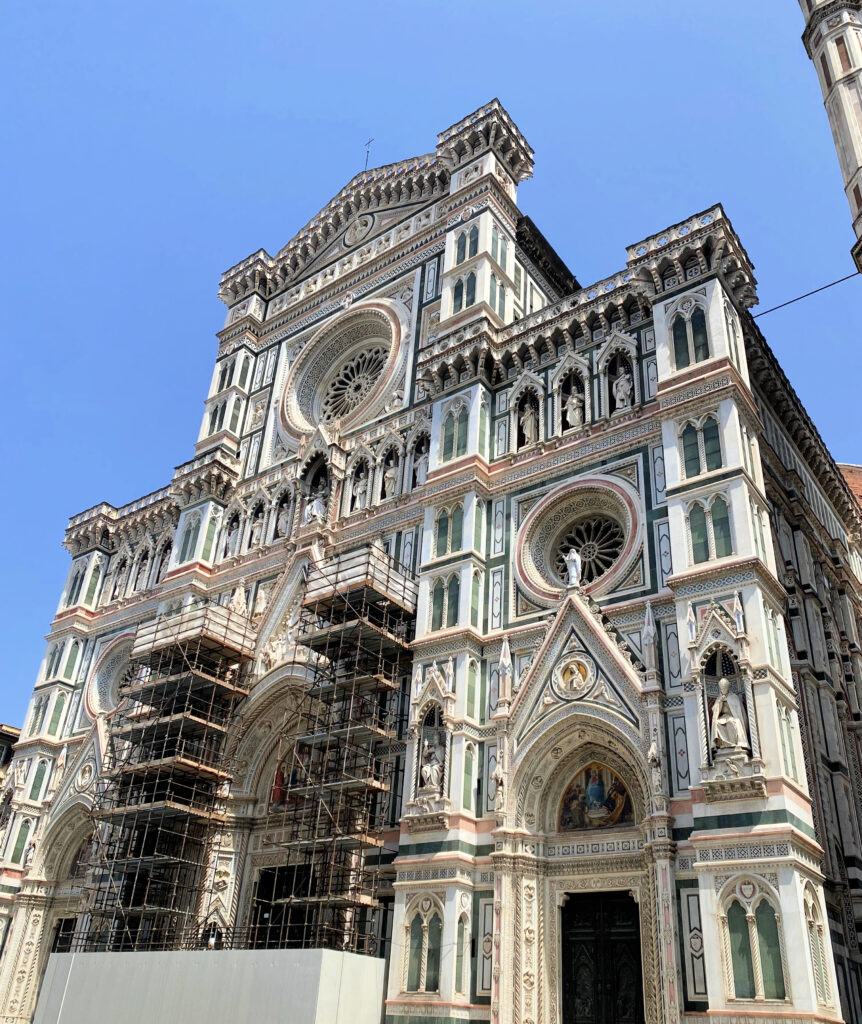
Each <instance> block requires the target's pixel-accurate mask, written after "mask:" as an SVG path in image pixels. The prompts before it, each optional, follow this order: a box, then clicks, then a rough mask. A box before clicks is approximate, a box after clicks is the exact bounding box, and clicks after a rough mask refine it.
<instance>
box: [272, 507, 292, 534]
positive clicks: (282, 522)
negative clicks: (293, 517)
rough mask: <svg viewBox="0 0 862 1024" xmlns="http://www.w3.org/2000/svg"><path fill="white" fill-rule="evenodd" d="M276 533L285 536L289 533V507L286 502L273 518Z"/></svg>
mask: <svg viewBox="0 0 862 1024" xmlns="http://www.w3.org/2000/svg"><path fill="white" fill-rule="evenodd" d="M275 529H276V535H277V536H279V537H286V536H287V535H288V534H289V533H290V507H289V505H288V504H287V503H285V504H284V505H282V506H281V508H280V509H279V510H278V517H277V518H276V520H275Z"/></svg>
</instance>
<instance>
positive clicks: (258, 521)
mask: <svg viewBox="0 0 862 1024" xmlns="http://www.w3.org/2000/svg"><path fill="white" fill-rule="evenodd" d="M262 540H263V512H258V514H257V515H256V516H255V517H254V522H253V523H252V524H251V540H250V541H249V545H248V546H249V547H250V548H257V547H260V542H261V541H262Z"/></svg>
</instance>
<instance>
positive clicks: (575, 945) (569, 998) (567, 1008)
mask: <svg viewBox="0 0 862 1024" xmlns="http://www.w3.org/2000/svg"><path fill="white" fill-rule="evenodd" d="M561 915H562V918H561V922H560V925H561V928H560V930H561V935H562V958H563V960H562V965H561V971H560V975H561V978H562V1008H561V1009H562V1012H561V1018H562V1024H643V1020H644V1012H643V983H642V980H641V948H640V920H639V914H638V905H637V903H635V901H634V899H633V898H632V897H631V896H629V895H628V893H622V892H596V893H576V894H572V895H571V896H569V898H568V899H567V901H566V903H565V905H564V906H563V908H562V911H561Z"/></svg>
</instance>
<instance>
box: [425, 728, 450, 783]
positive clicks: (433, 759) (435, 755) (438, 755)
mask: <svg viewBox="0 0 862 1024" xmlns="http://www.w3.org/2000/svg"><path fill="white" fill-rule="evenodd" d="M435 739H436V742H435V743H433V744H432V742H431V741H430V740H429V739H427V738H426V739H425V741H424V742H423V744H422V768H421V774H422V788H423V789H426V790H427V789H433V790H434V791H435V792H436V793H440V791H441V790H442V788H443V760H444V758H445V751H444V748H443V745H442V744H441V743H440V742H439V739H440V738H439V736H438V737H435Z"/></svg>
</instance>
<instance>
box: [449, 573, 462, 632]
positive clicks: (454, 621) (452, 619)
mask: <svg viewBox="0 0 862 1024" xmlns="http://www.w3.org/2000/svg"><path fill="white" fill-rule="evenodd" d="M460 596H461V582H460V580H459V579H458V577H457V575H456V576H450V578H449V584H448V586H447V587H446V625H447V627H448V626H457V625H458V601H459V599H460Z"/></svg>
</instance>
